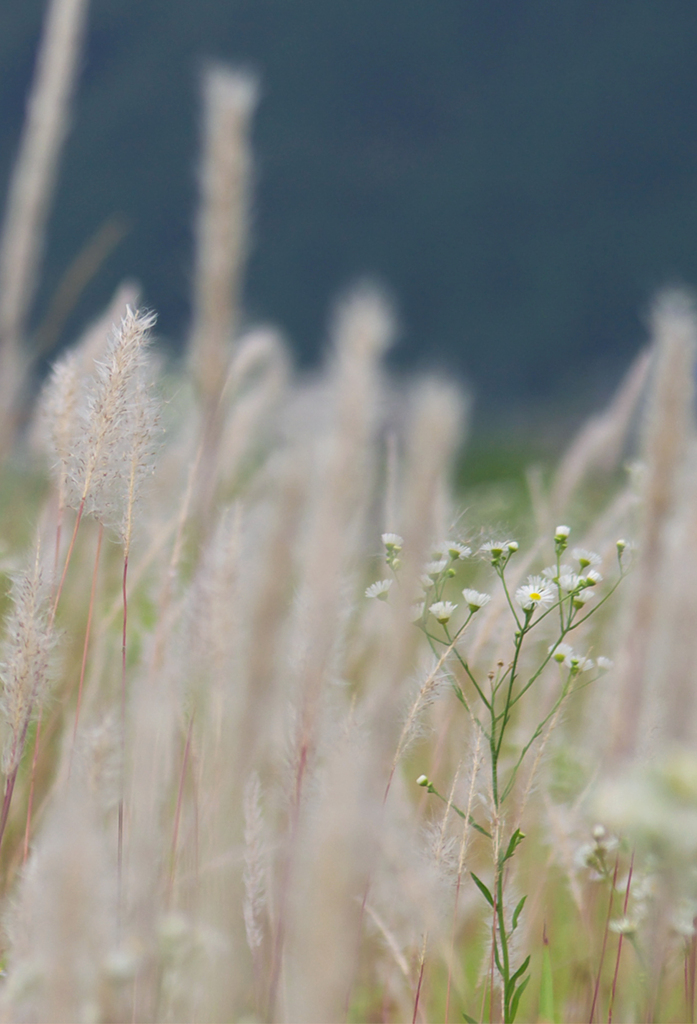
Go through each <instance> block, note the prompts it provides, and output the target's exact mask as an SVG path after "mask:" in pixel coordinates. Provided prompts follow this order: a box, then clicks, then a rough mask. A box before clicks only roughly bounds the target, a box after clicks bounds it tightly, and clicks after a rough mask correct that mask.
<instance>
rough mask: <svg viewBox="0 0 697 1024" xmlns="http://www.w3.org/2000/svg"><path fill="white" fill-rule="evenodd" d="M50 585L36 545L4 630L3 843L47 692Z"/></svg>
mask: <svg viewBox="0 0 697 1024" xmlns="http://www.w3.org/2000/svg"><path fill="white" fill-rule="evenodd" d="M48 598H49V587H48V585H47V583H46V580H45V577H44V572H43V569H42V566H41V562H40V548H39V547H38V546H37V550H36V556H35V559H34V564H33V566H32V568H31V569H30V570H28V571H26V572H24V573H21V574H18V575H17V576H16V577H15V578H14V579H13V581H12V590H11V599H12V605H13V607H12V610H11V612H10V614H9V616H8V619H7V622H6V626H5V640H4V642H3V647H2V662H1V663H0V677H1V679H2V697H1V698H0V711H1V712H2V715H3V717H4V719H5V723H6V736H5V743H4V749H3V755H2V770H3V774H4V776H5V790H4V799H3V806H2V814H1V816H0V842H1V841H2V837H3V834H4V831H5V826H6V825H7V818H8V814H9V811H10V803H11V801H12V793H13V791H14V786H15V782H16V779H17V772H18V770H19V765H20V761H21V758H22V754H23V752H24V746H25V742H26V738H27V730H28V729H29V723H30V721H31V719H32V716H33V714H34V713H35V712H36V711H37V710H38V708H39V707H40V705H41V704H42V702H43V701H45V699H46V696H47V694H48V686H49V681H50V680H49V669H50V654H51V649H52V647H53V640H54V637H53V628H52V627H53V621H52V616H51V615H50V614H49V608H48Z"/></svg>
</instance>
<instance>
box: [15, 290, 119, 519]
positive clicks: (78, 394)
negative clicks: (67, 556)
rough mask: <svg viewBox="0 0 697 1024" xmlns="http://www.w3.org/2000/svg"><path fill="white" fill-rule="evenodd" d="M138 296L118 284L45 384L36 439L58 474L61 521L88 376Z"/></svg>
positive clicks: (54, 471) (58, 362) (55, 365)
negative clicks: (103, 306) (116, 324)
mask: <svg viewBox="0 0 697 1024" xmlns="http://www.w3.org/2000/svg"><path fill="white" fill-rule="evenodd" d="M136 298H137V291H136V289H135V288H134V287H133V286H132V285H128V284H126V285H122V286H121V287H120V288H118V289H117V291H116V293H115V295H114V297H113V299H112V300H111V302H110V303H109V306H108V307H107V309H106V311H105V312H104V313H103V314H102V315H101V316H100V317H99V318H98V319H97V320H95V321H94V323H92V324H90V326H89V327H88V328H87V330H86V331H85V332H84V333H83V335H82V337H81V338H80V339H79V341H78V342H77V343H76V344H75V345H74V346H73V347H72V348H70V349H69V350H68V351H67V352H66V353H65V354H64V355H63V356H61V358H60V359H58V360H57V361H56V362H55V363H54V364H53V367H52V369H51V373H50V374H49V376H48V378H47V380H46V382H45V384H44V386H43V389H42V392H41V398H40V400H39V403H38V415H37V416H36V417H35V424H36V430H35V441H36V443H37V446H38V447H40V448H42V449H43V450H44V451H46V452H47V453H48V455H49V458H50V459H51V467H50V468H51V470H52V472H53V473H54V475H56V476H57V483H58V517H59V521H60V517H61V513H62V510H63V508H64V506H65V504H66V494H67V489H68V480H69V477H70V473H71V466H72V462H73V451H74V447H75V444H76V442H77V439H78V436H79V434H80V432H81V429H82V428H83V427H84V424H83V423H82V422H81V416H82V414H83V412H84V410H83V409H82V408H81V406H82V402H83V400H84V390H85V388H86V386H87V380H88V378H89V377H90V376H91V375H92V374H93V372H94V364H95V361H96V360H98V359H101V358H103V356H104V353H105V349H106V345H107V339H108V335H109V330H110V328H111V326H112V324H114V323H115V322H116V321H120V320H121V319H122V317H123V316H124V315H125V314H126V312H127V310H128V307H129V306H130V304H131V302H132V301H133V300H134V299H136Z"/></svg>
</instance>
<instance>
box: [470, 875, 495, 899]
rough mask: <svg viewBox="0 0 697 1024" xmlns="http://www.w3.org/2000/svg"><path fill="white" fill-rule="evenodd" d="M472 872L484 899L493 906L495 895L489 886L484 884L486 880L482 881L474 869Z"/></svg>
mask: <svg viewBox="0 0 697 1024" xmlns="http://www.w3.org/2000/svg"><path fill="white" fill-rule="evenodd" d="M470 874H471V876H472V878H473V880H474V884H475V885H476V886H477V888H478V889H479V891H480V893H481V894H482V896H483V897H484V899H485V900H486V901H487V903H488V904H489V906H490V907H493V905H494V897H493V896H492V895H491V893H490V892H489V890H488V889H487V887H486V886H485V885H484V882H482V880H481V879H480V878H477V876H476V875H475V873H474V871H470Z"/></svg>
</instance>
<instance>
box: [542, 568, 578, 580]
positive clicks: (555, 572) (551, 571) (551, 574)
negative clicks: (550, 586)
mask: <svg viewBox="0 0 697 1024" xmlns="http://www.w3.org/2000/svg"><path fill="white" fill-rule="evenodd" d="M572 572H573V569H572V568H571V566H570V565H560V566H559V568H558V569H557V567H556V565H548V566H547V568H546V569H543V570H542V575H543V576H544V577H545V579H548V580H553V581H554V582H555V583H556V582H557V581H558V579H559V578H560V577H561V576H568V575H569V574H570V573H572Z"/></svg>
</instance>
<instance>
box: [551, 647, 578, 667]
mask: <svg viewBox="0 0 697 1024" xmlns="http://www.w3.org/2000/svg"><path fill="white" fill-rule="evenodd" d="M548 651H549V653H550V654H552V657H553V658H554V660H555V661H558V662H559V664H560V665H561V664H562V662H565V661H566V659H567V658H571V657H573V653H574V649H573V647H572V646H571V645H570V644H557V646H556V647H555V646H554V644H552V645H551V646H550V647H548ZM552 652H554V653H552Z"/></svg>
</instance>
